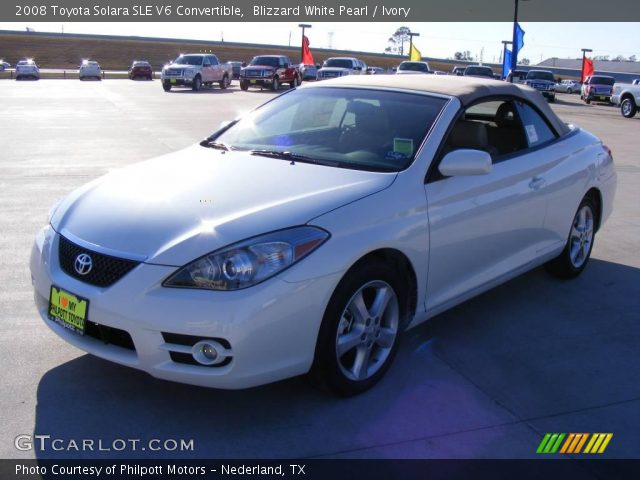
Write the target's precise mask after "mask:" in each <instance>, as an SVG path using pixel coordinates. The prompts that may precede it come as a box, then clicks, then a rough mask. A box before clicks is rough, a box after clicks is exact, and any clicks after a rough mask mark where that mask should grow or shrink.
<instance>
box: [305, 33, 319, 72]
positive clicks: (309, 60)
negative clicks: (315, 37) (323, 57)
mask: <svg viewBox="0 0 640 480" xmlns="http://www.w3.org/2000/svg"><path fill="white" fill-rule="evenodd" d="M302 63H303V64H304V65H315V63H316V62H314V61H313V55H311V50H309V39H308V38H307V36H306V35H305V36H303V37H302Z"/></svg>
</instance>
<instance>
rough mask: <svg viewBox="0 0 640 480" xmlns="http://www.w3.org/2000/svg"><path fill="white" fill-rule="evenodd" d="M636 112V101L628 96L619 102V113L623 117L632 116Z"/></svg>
mask: <svg viewBox="0 0 640 480" xmlns="http://www.w3.org/2000/svg"><path fill="white" fill-rule="evenodd" d="M637 112H638V107H637V106H636V102H634V101H633V100H632V99H630V98H625V99H624V100H623V101H622V103H621V104H620V113H622V116H623V117H625V118H633V117H634V116H635V115H636V113H637Z"/></svg>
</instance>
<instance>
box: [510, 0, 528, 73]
mask: <svg viewBox="0 0 640 480" xmlns="http://www.w3.org/2000/svg"><path fill="white" fill-rule="evenodd" d="M520 1H522V2H526V1H527V0H520ZM515 3H516V4H515V8H514V10H513V38H512V40H513V41H512V45H513V49H512V51H511V71H512V72H513V71H514V70H515V69H516V68H517V67H518V39H517V38H516V36H517V32H518V0H515ZM512 78H513V76H512Z"/></svg>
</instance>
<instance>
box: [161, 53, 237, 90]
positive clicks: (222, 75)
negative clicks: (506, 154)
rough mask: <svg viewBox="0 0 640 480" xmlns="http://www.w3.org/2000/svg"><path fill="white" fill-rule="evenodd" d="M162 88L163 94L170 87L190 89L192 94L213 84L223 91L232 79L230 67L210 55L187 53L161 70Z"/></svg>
mask: <svg viewBox="0 0 640 480" xmlns="http://www.w3.org/2000/svg"><path fill="white" fill-rule="evenodd" d="M161 78H162V88H163V89H164V91H165V92H168V91H170V90H171V88H172V87H191V89H192V90H193V91H194V92H197V91H198V90H200V88H202V85H205V86H212V85H213V84H214V83H217V84H219V85H220V88H221V89H223V90H224V89H225V88H227V87H228V86H229V84H230V83H231V79H232V78H233V71H232V66H231V65H229V64H227V63H222V62H220V60H218V57H216V56H215V55H213V54H210V53H189V54H183V55H180V56H179V57H178V58H176V59H175V61H174V62H173V63H171V64H170V65H165V66H164V67H163V69H162V77H161Z"/></svg>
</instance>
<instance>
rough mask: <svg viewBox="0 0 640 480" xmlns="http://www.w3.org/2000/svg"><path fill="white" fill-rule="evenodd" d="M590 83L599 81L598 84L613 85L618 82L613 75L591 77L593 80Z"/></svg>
mask: <svg viewBox="0 0 640 480" xmlns="http://www.w3.org/2000/svg"><path fill="white" fill-rule="evenodd" d="M589 83H592V84H593V83H597V84H598V85H613V84H614V83H616V81H615V80H614V78H613V77H591V82H589Z"/></svg>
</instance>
